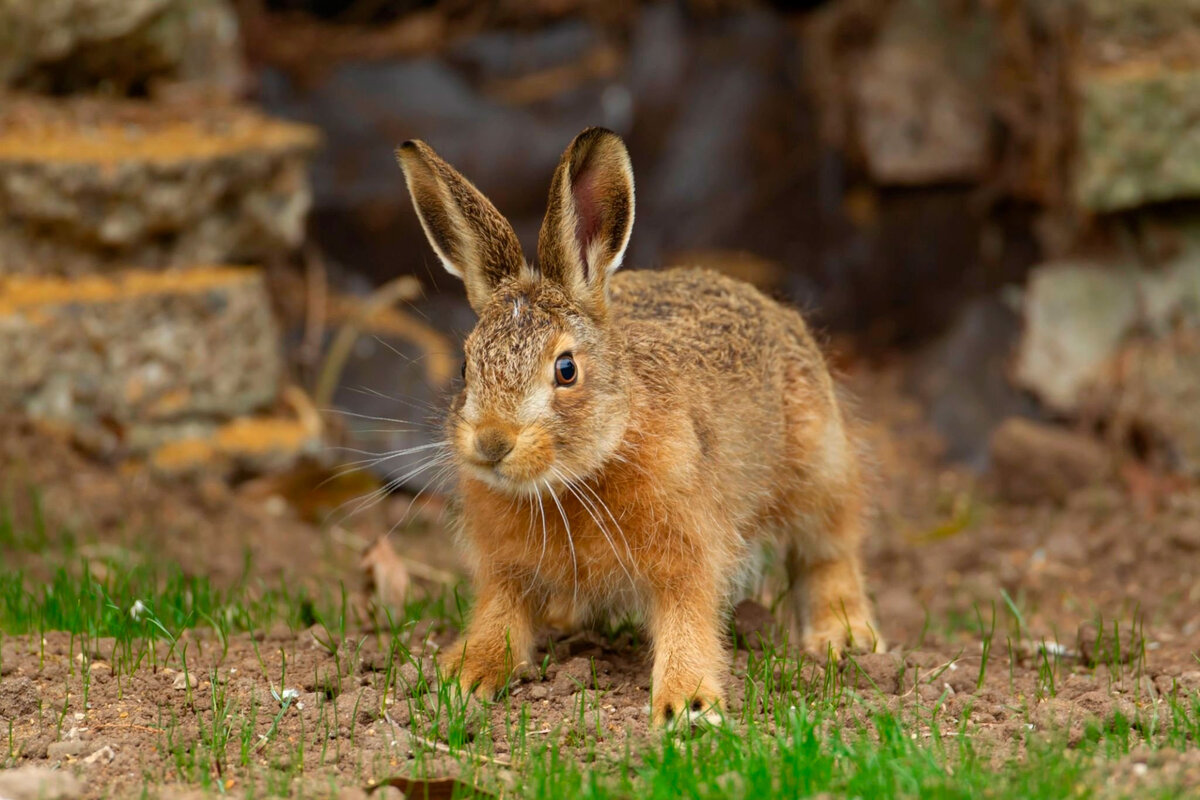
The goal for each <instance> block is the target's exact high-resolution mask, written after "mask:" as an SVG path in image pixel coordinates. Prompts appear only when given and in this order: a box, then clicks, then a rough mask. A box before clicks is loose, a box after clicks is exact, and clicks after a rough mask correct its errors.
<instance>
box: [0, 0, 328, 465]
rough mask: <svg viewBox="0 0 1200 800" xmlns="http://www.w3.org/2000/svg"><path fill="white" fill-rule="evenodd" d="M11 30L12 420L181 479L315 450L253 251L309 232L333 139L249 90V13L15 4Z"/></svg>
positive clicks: (207, 0)
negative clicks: (245, 61)
mask: <svg viewBox="0 0 1200 800" xmlns="http://www.w3.org/2000/svg"><path fill="white" fill-rule="evenodd" d="M0 39H2V41H0V87H3V86H7V89H0V91H2V92H3V94H2V96H0V207H2V208H3V210H4V213H3V215H2V216H0V413H6V414H21V415H25V416H29V417H33V418H35V419H37V420H40V421H42V423H43V424H46V425H49V426H52V427H55V428H59V429H62V430H64V431H66V432H68V433H69V435H70V436H72V437H73V438H74V439H75V441H76V442H77V443H78V444H80V445H81V446H83V447H85V448H87V449H88V450H89V451H90V452H92V453H94V454H96V455H97V456H100V457H105V458H110V459H136V460H148V461H149V463H151V464H152V465H154V466H155V467H156V468H158V469H160V470H163V471H170V472H180V471H189V470H193V469H209V468H212V467H216V468H218V469H219V470H222V471H227V470H232V469H240V468H249V469H257V468H266V467H278V466H281V465H283V464H286V463H287V462H288V461H290V460H291V459H294V458H295V457H296V456H297V455H298V454H299V453H301V452H303V451H304V450H305V449H308V448H312V447H313V446H315V444H316V440H315V436H316V435H317V433H318V432H317V431H316V430H315V429H314V428H313V425H312V423H311V420H309V421H306V422H301V421H300V419H299V418H298V415H297V414H295V413H293V412H291V411H289V410H288V409H287V408H286V405H287V404H286V403H283V402H282V401H281V396H282V394H283V392H284V387H285V386H286V383H287V378H286V369H285V360H284V353H283V350H282V342H281V335H280V329H279V325H278V323H277V321H276V319H275V315H274V311H273V308H272V300H271V297H270V296H269V293H268V290H267V287H266V284H265V280H264V274H263V271H262V269H261V268H259V267H256V266H252V265H254V264H262V263H265V262H266V261H268V260H270V259H279V258H283V257H286V256H287V255H288V253H290V252H291V251H293V250H295V249H296V248H297V247H298V246H299V245H300V244H301V242H302V241H303V238H304V230H305V225H304V222H305V217H306V215H307V212H308V209H309V206H310V204H311V189H310V185H309V177H308V162H309V159H310V157H311V155H312V153H313V152H314V151H315V149H316V148H317V146H318V144H319V136H318V133H317V132H316V130H315V129H314V128H311V127H309V126H304V125H299V124H294V123H290V122H284V121H282V120H276V119H272V118H269V117H267V116H264V115H263V114H261V113H259V112H257V111H255V110H254V109H252V108H249V107H246V106H243V105H239V104H238V103H236V102H235V101H234V99H233V95H234V93H235V92H236V90H237V88H238V86H239V85H240V83H241V82H242V80H243V77H244V72H243V65H242V63H241V56H240V45H239V41H238V36H237V22H236V16H235V15H234V13H233V9H232V7H231V6H230V5H229V4H228V3H227V2H225V0H136V1H135V2H124V0H121V2H114V1H108V2H105V1H103V0H102V1H101V2H96V1H95V0H86V1H85V0H47V2H39V3H24V2H17V1H16V0H8V1H7V2H5V1H3V0H0ZM44 92H45V93H44ZM50 93H53V94H50ZM131 95H136V96H131Z"/></svg>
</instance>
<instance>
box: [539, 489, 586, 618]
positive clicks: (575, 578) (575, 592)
mask: <svg viewBox="0 0 1200 800" xmlns="http://www.w3.org/2000/svg"><path fill="white" fill-rule="evenodd" d="M543 483H545V485H546V491H547V492H549V493H550V499H551V500H553V501H554V505H556V506H558V514H559V516H560V517H562V521H563V525H564V526H565V527H566V529H567V545H568V546H569V547H570V548H571V576H572V577H571V584H572V590H571V612H572V613H574V612H575V611H576V609H577V608H578V607H579V561H578V560H577V559H576V557H575V540H574V539H573V538H572V537H571V523H570V521H569V520H568V519H567V512H566V511H564V510H563V507H562V503H560V502H559V500H558V495H557V494H555V493H554V489H553V488H551V486H550V481H549V480H543Z"/></svg>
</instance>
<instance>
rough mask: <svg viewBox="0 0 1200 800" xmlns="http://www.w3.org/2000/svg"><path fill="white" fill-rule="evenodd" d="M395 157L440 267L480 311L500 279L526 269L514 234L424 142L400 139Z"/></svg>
mask: <svg viewBox="0 0 1200 800" xmlns="http://www.w3.org/2000/svg"><path fill="white" fill-rule="evenodd" d="M396 160H397V161H399V162H400V168H401V169H403V170H404V179H405V181H406V182H407V183H408V192H409V194H411V195H412V200H413V206H414V207H415V208H416V210H417V217H419V218H420V220H421V227H422V228H424V229H425V235H426V236H427V237H428V238H429V244H431V245H433V249H434V252H436V253H437V256H438V258H439V259H440V260H441V262H442V266H443V267H445V268H446V271H447V272H449V273H450V274H451V275H456V276H458V277H459V278H461V279H462V281H463V283H464V284H466V287H467V300H468V302H470V304H471V307H472V308H474V309H475V310H476V311H480V310H481V309H482V308H483V306H484V305H485V304H486V303H487V301H488V298H490V297H491V296H492V292H494V291H495V289H496V287H497V286H498V285H499V284H500V282H501V281H503V280H504V279H506V278H511V277H515V276H516V275H518V274H519V273H520V272H521V271H522V270H524V269H525V268H526V267H525V257H524V255H522V253H521V244H520V242H518V241H517V235H516V233H514V232H513V229H512V226H511V225H509V224H508V220H506V219H505V218H504V217H503V216H502V215H501V214H500V212H499V211H497V210H496V207H495V206H493V205H492V204H491V202H490V201H489V200H488V199H487V198H486V197H484V196H483V194H482V193H481V192H480V191H479V190H478V189H476V188H475V187H474V186H472V185H471V182H470V181H468V180H467V179H466V178H464V177H463V176H462V175H460V174H458V172H456V171H455V170H454V168H453V167H451V166H450V165H449V164H447V163H446V162H445V161H443V160H442V159H441V158H440V157H439V156H438V154H437V153H435V152H434V151H433V148H432V147H430V146H429V145H427V144H425V143H424V142H422V141H418V140H416V139H413V140H412V141H408V142H405V143H404V144H402V145H400V146H399V147H398V148H396Z"/></svg>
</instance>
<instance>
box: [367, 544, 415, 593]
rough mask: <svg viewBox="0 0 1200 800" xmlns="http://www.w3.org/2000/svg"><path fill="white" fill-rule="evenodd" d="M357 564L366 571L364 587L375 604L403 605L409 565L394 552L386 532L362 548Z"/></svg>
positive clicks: (407, 584)
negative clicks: (360, 558) (360, 557)
mask: <svg viewBox="0 0 1200 800" xmlns="http://www.w3.org/2000/svg"><path fill="white" fill-rule="evenodd" d="M359 567H360V568H361V569H362V570H363V572H364V573H366V584H367V591H368V592H369V593H370V595H371V598H372V599H373V600H374V602H375V603H376V605H379V606H382V607H384V608H388V609H391V610H393V611H401V610H403V609H404V599H405V597H406V596H407V595H408V586H409V582H410V581H409V576H408V567H406V566H405V565H404V561H403V559H401V558H400V556H398V555H396V551H395V550H394V549H392V545H391V543H390V542H389V541H388V539H387V537H386V536H381V537H379V538H378V539H376V540H375V543H374V544H372V545H371V546H370V547H368V548H367V549H366V551H364V552H363V555H362V560H361V561H359Z"/></svg>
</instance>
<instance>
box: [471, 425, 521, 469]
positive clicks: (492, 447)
mask: <svg viewBox="0 0 1200 800" xmlns="http://www.w3.org/2000/svg"><path fill="white" fill-rule="evenodd" d="M516 443H517V438H516V437H515V436H513V435H512V434H511V433H509V432H508V431H505V430H503V429H501V428H498V427H491V426H489V427H479V428H476V429H475V455H476V456H478V457H479V459H480V460H481V461H484V462H486V463H487V464H489V465H492V466H494V465H496V464H499V463H500V462H501V461H503V460H504V457H505V456H507V455H508V454H509V453H511V452H512V450H513V447H515V446H516Z"/></svg>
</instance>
